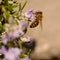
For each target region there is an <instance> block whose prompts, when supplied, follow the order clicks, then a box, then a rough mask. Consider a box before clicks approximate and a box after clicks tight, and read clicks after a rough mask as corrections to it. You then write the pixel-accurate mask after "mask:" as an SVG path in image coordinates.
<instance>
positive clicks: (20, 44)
mask: <svg viewBox="0 0 60 60" xmlns="http://www.w3.org/2000/svg"><path fill="white" fill-rule="evenodd" d="M18 45H19V47H20V48H21V49H22V42H21V41H20V40H18Z"/></svg>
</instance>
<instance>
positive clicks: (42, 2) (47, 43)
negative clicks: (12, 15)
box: [24, 0, 60, 60]
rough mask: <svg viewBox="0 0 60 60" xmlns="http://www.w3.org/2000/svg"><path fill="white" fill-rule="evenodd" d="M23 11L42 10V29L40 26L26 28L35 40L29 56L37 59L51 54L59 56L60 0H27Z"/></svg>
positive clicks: (49, 56) (48, 56)
mask: <svg viewBox="0 0 60 60" xmlns="http://www.w3.org/2000/svg"><path fill="white" fill-rule="evenodd" d="M27 1H28V2H27V5H26V7H25V8H24V12H26V11H28V10H29V9H34V10H40V11H42V12H43V30H42V31H41V28H40V26H37V27H36V28H33V29H30V28H29V30H28V33H27V34H28V35H29V36H30V37H32V38H35V39H36V40H35V41H36V47H35V50H34V52H33V53H32V54H31V57H32V58H34V59H36V60H39V59H41V58H44V59H45V58H46V59H49V58H51V57H52V56H57V57H58V58H60V0H27Z"/></svg>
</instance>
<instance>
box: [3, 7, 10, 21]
mask: <svg viewBox="0 0 60 60" xmlns="http://www.w3.org/2000/svg"><path fill="white" fill-rule="evenodd" d="M2 11H3V17H4V18H5V19H6V20H8V19H9V17H10V12H9V11H7V10H6V8H5V6H2Z"/></svg>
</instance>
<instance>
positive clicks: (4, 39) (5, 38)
mask: <svg viewBox="0 0 60 60" xmlns="http://www.w3.org/2000/svg"><path fill="white" fill-rule="evenodd" d="M9 40H10V36H9V35H8V34H7V33H5V34H4V35H2V42H3V43H4V44H7V42H8V41H9Z"/></svg>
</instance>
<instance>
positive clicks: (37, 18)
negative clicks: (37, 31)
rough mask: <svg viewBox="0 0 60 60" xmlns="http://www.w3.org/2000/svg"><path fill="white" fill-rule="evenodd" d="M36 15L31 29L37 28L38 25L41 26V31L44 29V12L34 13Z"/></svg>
mask: <svg viewBox="0 0 60 60" xmlns="http://www.w3.org/2000/svg"><path fill="white" fill-rule="evenodd" d="M34 15H35V20H34V21H33V22H32V23H31V25H30V28H35V27H36V26H38V24H40V26H41V29H42V17H43V16H42V12H41V11H37V12H35V13H34Z"/></svg>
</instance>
